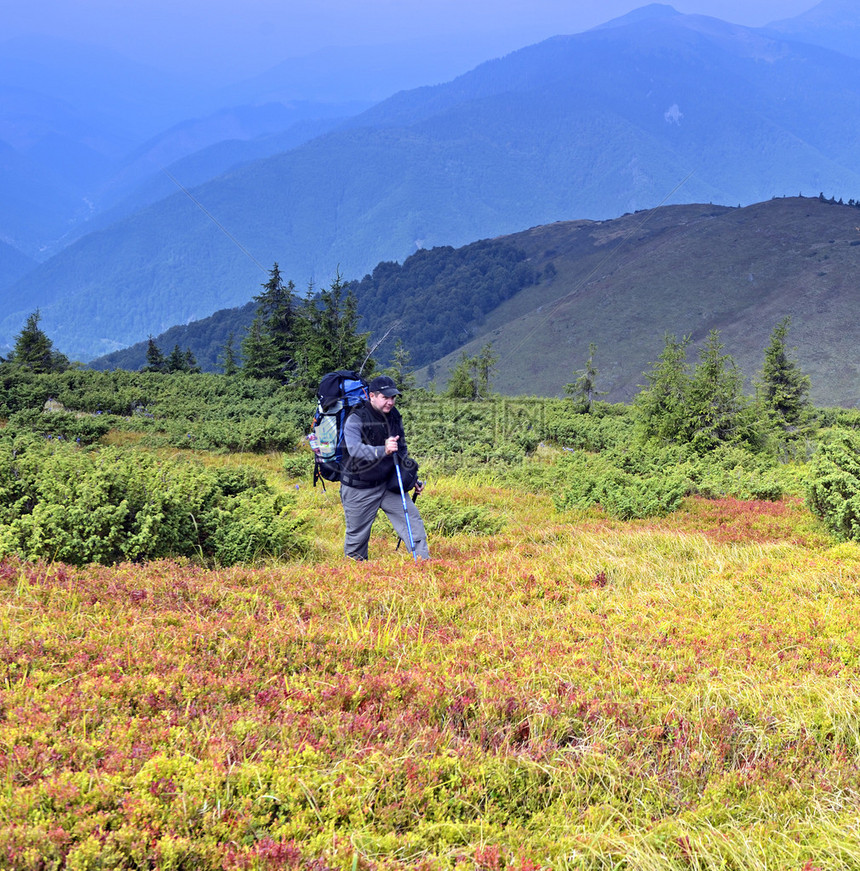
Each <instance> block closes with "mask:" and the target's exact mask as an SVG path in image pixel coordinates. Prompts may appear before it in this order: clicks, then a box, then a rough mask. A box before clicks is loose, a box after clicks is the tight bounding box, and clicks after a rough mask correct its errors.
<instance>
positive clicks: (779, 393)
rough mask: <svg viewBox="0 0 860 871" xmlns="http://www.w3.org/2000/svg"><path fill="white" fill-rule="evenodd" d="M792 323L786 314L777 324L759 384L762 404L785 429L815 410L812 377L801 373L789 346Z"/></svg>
mask: <svg viewBox="0 0 860 871" xmlns="http://www.w3.org/2000/svg"><path fill="white" fill-rule="evenodd" d="M790 326H791V318H790V317H785V318H783V319H782V320H781V321H780V322H779V323H778V324H777V325H776V326H775V327H774V329H773V332H772V333H771V335H770V344H769V345H768V346H767V348H766V349H765V352H764V365H763V366H762V370H761V373H760V374H759V378H758V381H757V383H756V394H757V399H758V403H759V407H760V408H761V409H762V411H763V412H764V415H765V416H766V417H767V418H768V420H769V421H770V422H771V423H772V424H773V425H774V426H776V427H778V428H779V429H781V430H784V431H789V430H792V429H796V428H797V427H799V426H802V425H803V424H804V423H805V422H806V421H807V420H808V418H809V412H810V409H811V404H810V401H809V387H810V379H809V376H808V375H804V374H803V372H801V370H800V366H799V365H798V364H797V362H796V361H795V360H794V359H793V356H792V353H791V352H790V351H789V350H788V349H787V348H786V336H787V335H788V329H789V327H790Z"/></svg>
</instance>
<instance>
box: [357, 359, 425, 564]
mask: <svg viewBox="0 0 860 871" xmlns="http://www.w3.org/2000/svg"><path fill="white" fill-rule="evenodd" d="M368 392H369V393H370V400H369V401H368V402H365V403H364V404H363V405H360V406H359V407H358V408H356V409H355V411H353V412H352V413H351V414H350V415H349V417H348V418H347V419H346V424H345V425H344V431H343V432H344V444H345V445H346V460H345V462H344V470H343V474H342V476H341V482H340V500H341V503H342V504H343V515H344V518H345V520H346V537H345V539H344V553H345V554H346V555H347V556H348V557H350V558H351V559H355V560H366V559H367V544H368V541H369V540H370V530H371V527H372V526H373V521H374V520H375V519H376V514H377V512H378V511H379V509H380V508H381V509H382V510H383V511H384V512H385V514H386V515H387V517H388V519H389V520H390V521H391V525H392V526H393V527H394V530H395V532H396V533H397V534H398V535H399V536H400V537H401V538H402V539H403V540H404V541H406V542H408V541H409V540H410V535H409V527H411V530H412V536H411V537H412V540H413V542H414V545H415V555H416V556H417V557H418V558H419V559H429V558H430V552H429V550H428V549H427V534H426V532H425V531H424V522H423V521H422V520H421V515H420V513H419V512H418V508H417V507H416V506H415V503H414V502H413V501H412V500H411V499H406V500H405V502H406V511H408V512H409V526H407V523H406V515H405V512H404V510H403V502H404V500H403V498H402V495H401V493H400V485H399V483H398V480H397V470H396V468H395V465H394V464H395V457H396V459H397V462H399V464H400V468H401V474H402V478H403V487H404V490H409V489H411V487H412V486H413V485H414V486H415V492H416V493H420V492H421V490H422V489H423V485H422V484H420V483H419V482H418V480H417V476H418V464H417V463H416V462H415V461H414V460H413V459H412V458H411V457H410V456H409V454H408V452H407V450H406V436H405V434H404V432H403V419H402V418H401V416H400V412H399V411H398V410H397V409H396V408H395V407H394V404H395V402H396V400H397V397H398V396H400V391H399V390H398V389H397V385H396V384H395V383H394V381H393V380H392V379H391V378H389V377H388V376H387V375H379V376H377V377H376V378H374V379H373V380H372V381H371V382H370V385H369V387H368Z"/></svg>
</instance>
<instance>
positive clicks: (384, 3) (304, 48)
mask: <svg viewBox="0 0 860 871" xmlns="http://www.w3.org/2000/svg"><path fill="white" fill-rule="evenodd" d="M10 5H13V7H14V8H9V6H7V7H6V8H5V9H4V13H3V23H2V35H3V36H5V37H7V38H8V37H15V36H21V35H25V34H34V33H35V34H45V35H50V36H60V37H67V38H71V39H74V40H76V41H83V42H88V43H94V44H98V45H104V46H108V47H110V48H113V49H116V50H119V51H121V52H122V53H123V54H125V55H127V56H129V57H131V58H133V59H135V60H140V61H144V62H146V63H149V64H155V65H157V66H160V67H163V68H165V69H172V70H180V69H189V68H191V67H193V66H196V67H198V68H201V67H206V68H208V69H210V70H212V71H213V73H214V72H216V71H220V72H224V71H227V70H232V72H233V74H234V75H250V74H253V73H257V72H260V71H262V70H264V69H267V68H269V67H272V66H274V65H275V64H277V63H279V62H280V61H282V60H285V59H286V58H290V57H298V56H302V55H304V54H308V53H310V52H312V51H314V50H316V49H319V48H323V47H327V46H337V45H340V46H346V45H367V44H380V43H386V42H401V41H407V40H416V39H425V38H429V39H434V38H447V37H453V36H461V35H467V34H474V35H475V36H476V37H480V39H481V41H482V43H483V42H486V43H487V44H493V45H497V46H498V50H499V53H502V52H505V51H511V50H514V49H516V48H520V47H522V46H524V45H528V44H530V43H533V42H537V41H539V40H541V39H545V38H547V37H550V36H555V35H557V34H561V33H576V32H579V31H582V30H586V29H588V28H589V27H593V26H595V25H597V24H602V23H603V22H605V21H608V20H609V19H611V18H615V17H617V16H619V15H623V14H624V13H626V12H629V11H631V10H632V9H636V8H639V7H641V6H644V5H646V3H645V2H641V0H640V2H637V0H482V2H475V0H13V3H12V4H10ZM670 5H672V6H674V8H675V9H677V10H678V11H679V12H685V13H699V14H704V15H713V16H715V17H717V18H722V19H724V20H726V21H731V22H734V23H737V24H745V25H749V26H760V25H763V24H766V23H768V22H770V21H773V20H778V19H782V18H789V17H792V16H794V15H798V14H799V13H801V12H804V11H806V10H807V9H810V8H812V7H813V6H815V5H816V0H675V2H672V3H671V4H670ZM3 36H0V39H2V38H3Z"/></svg>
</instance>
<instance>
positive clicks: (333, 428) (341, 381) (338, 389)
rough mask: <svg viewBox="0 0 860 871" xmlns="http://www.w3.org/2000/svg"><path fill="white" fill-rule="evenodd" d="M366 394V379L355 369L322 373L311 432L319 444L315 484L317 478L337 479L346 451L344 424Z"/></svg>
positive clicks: (364, 398) (315, 467)
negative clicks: (354, 370)
mask: <svg viewBox="0 0 860 871" xmlns="http://www.w3.org/2000/svg"><path fill="white" fill-rule="evenodd" d="M369 396H370V394H369V393H368V390H367V382H366V381H365V380H364V379H363V378H362V377H361V375H359V374H358V373H357V372H353V371H351V370H347V369H341V370H338V371H337V372H329V373H328V374H327V375H323V378H322V380H321V381H320V385H319V389H318V390H317V410H316V413H315V414H314V421H313V434H314V435H315V436H316V440H317V443H318V444H317V447H316V449H315V454H316V462H315V463H314V486H316V483H317V481H318V480H320V479H323V482H325V481H339V480H340V476H341V471H342V467H341V464H342V463H343V460H344V454H345V448H344V444H343V426H344V424H345V423H346V418H347V417H348V415H349V413H350V412H351V411H352V410H353V409H355V408H357V407H358V406H359V405H361V404H362V403H363V402H364V401H365V400H367V399H368V398H369ZM323 488H325V483H323Z"/></svg>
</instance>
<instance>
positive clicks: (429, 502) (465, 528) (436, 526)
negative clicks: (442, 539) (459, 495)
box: [421, 495, 505, 536]
mask: <svg viewBox="0 0 860 871" xmlns="http://www.w3.org/2000/svg"><path fill="white" fill-rule="evenodd" d="M421 518H422V520H423V521H424V527H425V528H426V530H427V532H428V533H430V534H435V535H442V536H451V535H458V534H465V535H496V534H497V533H498V532H501V530H502V529H503V528H504V526H505V520H504V518H502V517H499V516H498V515H497V514H495V513H494V512H493V511H492V510H491V509H489V508H487V507H486V506H485V505H462V504H458V503H457V502H455V501H454V500H453V499H451V498H449V497H448V496H436V495H432V496H426V497H422V499H421Z"/></svg>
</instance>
